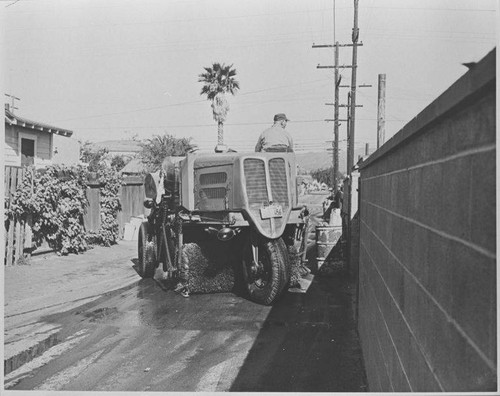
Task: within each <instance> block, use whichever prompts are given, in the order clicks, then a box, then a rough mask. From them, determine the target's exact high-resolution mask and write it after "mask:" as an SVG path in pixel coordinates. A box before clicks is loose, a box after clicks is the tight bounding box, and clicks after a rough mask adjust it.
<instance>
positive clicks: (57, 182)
mask: <svg viewBox="0 0 500 396" xmlns="http://www.w3.org/2000/svg"><path fill="white" fill-rule="evenodd" d="M85 173H86V171H85V170H84V168H82V167H80V166H73V167H65V166H61V165H54V166H51V167H49V168H47V169H46V170H45V172H36V171H34V170H33V169H31V170H30V171H27V172H25V174H24V179H23V181H22V184H21V186H20V187H19V188H18V190H17V191H16V193H15V194H14V196H13V198H12V205H11V209H10V213H9V216H14V215H15V216H18V218H21V219H26V217H27V215H28V214H31V216H32V222H33V241H34V242H35V244H36V245H40V244H41V243H42V242H43V240H44V239H45V240H47V242H48V244H49V246H50V247H51V248H53V249H54V250H55V251H56V252H57V253H58V254H63V255H64V254H68V253H79V252H83V251H85V250H87V247H88V246H87V241H86V239H85V230H84V228H83V215H84V214H85V207H86V205H87V198H86V196H85V188H86V183H85Z"/></svg>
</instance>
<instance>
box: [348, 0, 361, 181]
mask: <svg viewBox="0 0 500 396" xmlns="http://www.w3.org/2000/svg"><path fill="white" fill-rule="evenodd" d="M358 2H359V0H354V27H353V28H352V73H351V103H350V104H351V108H350V109H351V111H350V125H349V138H348V141H347V145H348V147H349V149H348V154H347V174H348V175H350V174H351V170H352V167H353V166H354V142H355V133H354V132H355V121H356V71H357V70H356V69H357V61H358V38H359V29H358Z"/></svg>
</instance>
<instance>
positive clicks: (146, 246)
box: [137, 221, 158, 278]
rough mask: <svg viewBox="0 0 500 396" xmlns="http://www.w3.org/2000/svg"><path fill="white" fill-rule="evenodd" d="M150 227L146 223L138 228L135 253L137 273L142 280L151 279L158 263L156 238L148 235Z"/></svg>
mask: <svg viewBox="0 0 500 396" xmlns="http://www.w3.org/2000/svg"><path fill="white" fill-rule="evenodd" d="M150 230H151V226H150V225H149V223H148V222H147V221H145V222H143V223H142V224H141V226H140V228H139V235H138V246H137V251H138V255H139V264H138V266H137V267H138V268H137V272H138V273H139V275H140V276H141V277H142V278H152V277H153V276H154V274H155V270H156V267H157V266H158V261H157V257H156V251H157V246H156V236H155V235H151V233H150Z"/></svg>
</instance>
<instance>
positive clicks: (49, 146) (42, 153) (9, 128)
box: [4, 104, 80, 168]
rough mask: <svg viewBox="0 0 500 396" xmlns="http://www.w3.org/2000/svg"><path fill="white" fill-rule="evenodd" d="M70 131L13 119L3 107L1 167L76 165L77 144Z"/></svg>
mask: <svg viewBox="0 0 500 396" xmlns="http://www.w3.org/2000/svg"><path fill="white" fill-rule="evenodd" d="M72 134H73V131H70V130H68V129H63V128H59V127H55V126H52V125H47V124H43V123H41V122H37V121H30V120H28V119H25V118H22V117H19V116H18V115H14V114H13V113H12V112H11V111H10V109H9V106H8V105H7V104H6V105H5V148H4V163H5V165H7V166H26V165H35V167H37V168H40V167H44V166H47V165H52V164H57V163H59V164H61V163H64V164H67V165H71V164H77V163H79V157H80V144H79V143H78V141H77V140H75V139H72V138H71V135H72Z"/></svg>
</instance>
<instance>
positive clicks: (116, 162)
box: [111, 155, 129, 171]
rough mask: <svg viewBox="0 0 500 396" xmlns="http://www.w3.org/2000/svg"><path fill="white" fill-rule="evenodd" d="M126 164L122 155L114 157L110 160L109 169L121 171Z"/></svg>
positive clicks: (126, 161)
mask: <svg viewBox="0 0 500 396" xmlns="http://www.w3.org/2000/svg"><path fill="white" fill-rule="evenodd" d="M128 162H129V161H128V160H126V158H125V157H124V156H123V155H115V156H114V157H113V158H111V167H112V168H113V169H116V170H117V171H121V170H122V169H123V168H124V167H125V165H127V163H128Z"/></svg>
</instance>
